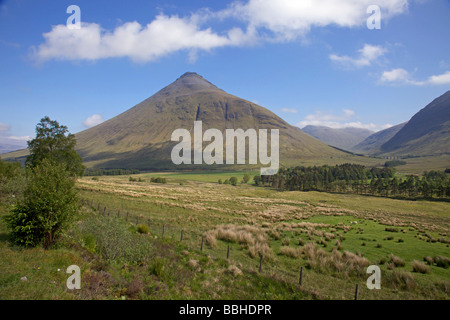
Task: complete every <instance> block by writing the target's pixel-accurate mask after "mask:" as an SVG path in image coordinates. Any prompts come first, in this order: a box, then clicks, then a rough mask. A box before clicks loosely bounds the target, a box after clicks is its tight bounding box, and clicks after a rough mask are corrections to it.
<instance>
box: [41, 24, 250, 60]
mask: <svg viewBox="0 0 450 320" xmlns="http://www.w3.org/2000/svg"><path fill="white" fill-rule="evenodd" d="M43 36H44V39H45V42H44V43H42V44H41V45H39V47H38V48H37V50H36V51H35V58H37V60H39V61H46V60H51V59H62V60H98V59H105V58H120V57H128V58H130V59H131V60H133V61H136V62H146V61H152V60H155V59H157V58H159V57H162V56H166V55H168V54H170V53H172V52H176V51H180V50H189V51H191V52H195V51H196V50H206V51H208V50H211V49H213V48H217V47H223V46H230V45H241V44H242V43H243V42H244V41H245V37H246V35H245V34H244V33H243V32H242V31H241V30H240V29H237V28H233V29H231V30H230V31H228V32H227V34H225V35H218V34H216V33H214V32H213V31H212V30H211V29H210V28H207V29H200V27H199V26H198V25H197V22H196V19H188V18H179V17H177V16H171V17H169V16H165V15H159V16H157V17H156V19H155V20H153V21H152V22H151V23H149V24H147V25H146V26H142V25H141V24H140V23H138V22H127V23H124V24H122V25H120V26H118V27H117V28H115V29H114V30H113V31H107V30H104V29H103V28H102V27H101V26H100V25H98V24H96V23H83V24H82V26H81V28H80V29H69V28H67V27H66V26H65V25H57V26H53V27H52V30H51V31H50V32H48V33H45V34H44V35H43Z"/></svg>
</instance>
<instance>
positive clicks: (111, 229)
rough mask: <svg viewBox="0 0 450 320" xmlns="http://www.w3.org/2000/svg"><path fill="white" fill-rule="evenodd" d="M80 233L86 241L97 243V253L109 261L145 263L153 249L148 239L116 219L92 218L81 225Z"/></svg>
mask: <svg viewBox="0 0 450 320" xmlns="http://www.w3.org/2000/svg"><path fill="white" fill-rule="evenodd" d="M78 232H79V234H80V238H81V239H83V240H82V241H85V239H86V238H91V239H90V242H95V248H96V249H95V251H96V252H97V253H98V254H99V255H100V256H102V257H103V258H104V259H105V260H107V261H117V262H139V261H145V260H146V259H147V257H148V254H149V251H150V249H151V242H150V241H149V239H148V238H147V237H141V236H139V235H138V234H136V233H133V232H132V231H131V230H130V229H129V227H128V225H127V224H126V223H125V222H124V221H122V220H120V219H117V218H115V217H98V216H97V217H90V218H88V219H86V220H83V222H82V223H81V224H80V226H79V229H78Z"/></svg>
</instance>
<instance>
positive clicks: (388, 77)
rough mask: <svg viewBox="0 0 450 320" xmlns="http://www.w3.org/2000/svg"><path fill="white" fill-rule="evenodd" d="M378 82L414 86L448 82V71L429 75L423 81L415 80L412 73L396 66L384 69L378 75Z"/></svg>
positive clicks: (449, 79)
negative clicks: (388, 69) (379, 75)
mask: <svg viewBox="0 0 450 320" xmlns="http://www.w3.org/2000/svg"><path fill="white" fill-rule="evenodd" d="M380 83H387V84H403V85H414V86H424V85H444V84H450V71H447V72H445V73H443V74H440V75H433V76H430V77H429V78H428V79H427V80H424V81H417V80H414V79H413V77H412V75H411V74H410V73H409V72H408V71H407V70H405V69H402V68H397V69H393V70H390V71H384V72H383V74H382V75H381V77H380Z"/></svg>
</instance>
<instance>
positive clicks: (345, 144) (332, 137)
mask: <svg viewBox="0 0 450 320" xmlns="http://www.w3.org/2000/svg"><path fill="white" fill-rule="evenodd" d="M302 130H303V131H304V132H306V133H307V134H309V135H311V136H313V137H314V138H316V139H319V140H320V141H323V142H325V143H326V144H329V145H330V146H334V147H338V148H340V149H344V150H350V151H352V150H353V147H354V146H355V145H357V144H358V143H360V142H362V141H363V140H364V139H366V138H367V137H369V136H370V135H372V134H373V133H374V132H373V131H370V130H367V129H360V128H342V129H334V128H329V127H325V126H311V125H309V126H306V127H304V128H303V129H302Z"/></svg>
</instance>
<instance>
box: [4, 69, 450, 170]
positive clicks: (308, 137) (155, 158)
mask: <svg viewBox="0 0 450 320" xmlns="http://www.w3.org/2000/svg"><path fill="white" fill-rule="evenodd" d="M194 121H202V123H203V132H204V131H205V130H207V129H210V128H214V129H218V130H219V131H220V132H222V133H225V130H226V129H235V130H236V129H243V130H247V129H255V130H257V131H258V130H259V129H268V130H270V129H279V132H280V163H281V165H282V166H293V165H299V164H302V163H303V164H304V163H314V164H326V163H339V162H340V163H343V162H353V163H357V162H358V160H361V158H358V157H357V156H354V155H351V154H349V153H348V152H343V151H341V150H339V149H343V150H347V151H351V152H354V153H364V154H366V155H381V156H383V155H387V156H391V155H394V156H428V155H440V154H450V91H448V92H447V93H445V94H444V95H442V96H440V97H439V98H437V99H435V100H434V101H432V102H431V103H430V104H429V105H427V106H426V107H425V108H423V109H422V110H420V111H419V112H418V113H417V114H416V115H414V116H413V117H412V118H411V120H410V121H408V122H407V123H402V124H399V125H397V126H394V127H391V128H389V129H386V130H383V131H380V132H376V133H372V132H371V131H369V130H364V129H358V128H346V129H331V128H327V127H318V126H308V127H305V128H304V131H303V130H301V129H300V128H297V127H294V126H292V125H290V124H288V123H287V122H286V121H284V120H283V119H281V118H280V117H278V116H277V115H275V114H274V113H272V112H271V111H269V110H267V109H265V108H263V107H261V106H258V105H256V104H254V103H252V102H250V101H247V100H244V99H242V98H239V97H236V96H233V95H231V94H228V93H226V92H225V91H223V90H221V89H219V88H218V87H216V86H215V85H213V84H212V83H210V82H209V81H207V80H206V79H204V78H203V77H201V76H200V75H198V74H196V73H191V72H188V73H185V74H184V75H182V76H181V77H180V78H178V79H177V80H176V81H175V82H173V83H172V84H170V85H168V86H167V87H165V88H163V89H162V90H160V91H159V92H157V93H156V94H154V95H152V96H151V97H150V98H148V99H146V100H144V101H142V102H141V103H139V104H137V105H136V106H134V107H132V108H131V109H129V110H127V111H125V112H124V113H122V114H120V115H118V116H116V117H114V118H112V119H110V120H108V121H105V122H103V123H101V124H99V125H97V126H95V127H93V128H90V129H87V130H85V131H82V132H80V133H77V134H76V135H75V136H76V138H77V147H76V148H77V151H78V152H79V153H80V155H81V156H82V158H83V160H84V163H85V164H86V166H87V167H88V168H101V169H116V168H124V169H126V168H133V169H141V170H165V169H168V170H172V169H180V168H181V169H183V167H182V166H175V165H174V164H173V163H172V161H171V151H172V149H173V147H174V146H175V145H177V144H178V142H172V141H171V135H172V132H173V131H174V130H176V129H181V128H184V129H187V130H189V131H190V132H192V131H193V125H194ZM224 136H225V134H224ZM319 140H321V141H319ZM206 145H207V143H205V144H204V145H203V147H205V146H206ZM332 146H333V147H332ZM27 153H28V151H27V150H22V151H17V152H11V153H8V154H3V155H2V158H3V159H9V160H22V161H23V160H24V158H25V157H26V155H27ZM224 157H225V154H224ZM247 158H248V155H247ZM201 167H202V168H203V169H205V168H211V169H212V168H213V167H212V166H207V167H205V166H201ZM194 168H195V167H194V166H189V167H187V168H185V169H194ZM221 168H223V167H221Z"/></svg>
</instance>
